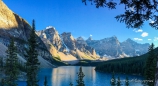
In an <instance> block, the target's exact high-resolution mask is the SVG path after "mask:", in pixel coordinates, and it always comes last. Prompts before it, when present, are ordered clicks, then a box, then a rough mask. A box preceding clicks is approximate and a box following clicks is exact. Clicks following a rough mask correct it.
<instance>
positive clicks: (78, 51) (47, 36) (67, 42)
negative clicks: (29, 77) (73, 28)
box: [36, 26, 98, 62]
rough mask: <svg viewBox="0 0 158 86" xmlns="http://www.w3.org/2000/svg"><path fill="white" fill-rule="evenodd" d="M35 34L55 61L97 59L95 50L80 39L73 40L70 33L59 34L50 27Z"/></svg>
mask: <svg viewBox="0 0 158 86" xmlns="http://www.w3.org/2000/svg"><path fill="white" fill-rule="evenodd" d="M36 33H37V35H38V36H39V37H40V38H41V40H42V41H43V42H44V43H45V45H46V46H47V49H48V50H49V51H50V53H51V54H52V56H54V57H55V58H56V59H60V60H61V61H67V62H68V61H72V60H80V59H88V60H96V59H98V56H97V55H96V53H95V49H94V48H92V47H90V46H88V45H87V44H86V42H85V41H84V39H83V38H82V37H79V38H77V39H75V38H74V37H73V36H72V34H71V33H70V32H64V33H62V34H59V33H58V31H56V30H55V28H54V27H52V26H49V27H46V29H44V30H41V31H37V32H36Z"/></svg>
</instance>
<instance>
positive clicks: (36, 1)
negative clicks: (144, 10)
mask: <svg viewBox="0 0 158 86" xmlns="http://www.w3.org/2000/svg"><path fill="white" fill-rule="evenodd" d="M3 2H4V3H5V4H6V5H7V6H8V7H9V8H10V9H11V10H12V11H13V12H14V13H16V14H18V15H19V16H21V17H22V18H24V19H25V20H26V21H28V22H29V24H31V23H32V20H33V19H35V21H36V30H43V29H45V28H46V27H47V26H53V27H55V29H56V30H57V31H58V33H59V34H61V33H63V32H71V34H72V35H73V36H74V37H75V38H77V37H79V36H81V37H83V38H84V39H85V40H86V39H88V37H90V36H92V38H93V40H100V39H103V38H107V37H112V36H116V37H117V38H118V40H119V41H120V42H123V41H125V40H127V39H128V38H130V39H132V40H135V41H136V42H138V43H142V44H143V43H154V44H155V45H156V46H158V30H155V29H154V28H151V27H150V26H149V24H148V23H149V22H150V21H147V22H146V23H145V24H144V25H143V27H141V28H139V29H138V28H136V29H132V28H130V29H128V28H126V25H125V24H124V23H120V22H117V20H116V19H115V16H117V15H119V14H122V13H124V7H123V6H117V9H115V10H110V9H108V8H96V7H95V5H91V4H90V3H87V5H85V4H84V3H82V0H3Z"/></svg>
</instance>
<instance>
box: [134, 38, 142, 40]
mask: <svg viewBox="0 0 158 86" xmlns="http://www.w3.org/2000/svg"><path fill="white" fill-rule="evenodd" d="M134 40H136V41H143V39H140V38H134Z"/></svg>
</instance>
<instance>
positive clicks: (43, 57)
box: [0, 0, 53, 67]
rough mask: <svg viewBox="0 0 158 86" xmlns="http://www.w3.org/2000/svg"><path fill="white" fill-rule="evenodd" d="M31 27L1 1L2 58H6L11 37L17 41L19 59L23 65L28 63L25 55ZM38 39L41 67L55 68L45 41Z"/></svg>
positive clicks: (0, 35)
mask: <svg viewBox="0 0 158 86" xmlns="http://www.w3.org/2000/svg"><path fill="white" fill-rule="evenodd" d="M31 29H32V28H31V26H30V25H29V24H28V22H27V21H26V20H24V19H23V18H21V17H20V16H19V15H17V14H15V13H14V12H12V11H11V10H10V9H9V8H8V7H7V6H6V5H5V4H4V3H3V1H2V0H0V47H1V51H0V56H1V57H3V58H4V59H5V58H6V53H5V51H6V49H7V47H8V45H9V41H10V37H13V38H14V39H15V44H16V46H17V50H18V58H19V61H21V62H22V63H25V62H26V58H25V56H24V53H26V51H25V49H27V48H28V38H29V34H30V31H31ZM36 37H37V43H38V45H39V46H38V53H39V56H38V59H39V61H40V63H41V64H40V67H53V64H52V56H51V54H50V53H49V51H48V50H47V48H46V46H45V44H44V43H43V41H42V40H41V39H40V38H39V37H38V36H36Z"/></svg>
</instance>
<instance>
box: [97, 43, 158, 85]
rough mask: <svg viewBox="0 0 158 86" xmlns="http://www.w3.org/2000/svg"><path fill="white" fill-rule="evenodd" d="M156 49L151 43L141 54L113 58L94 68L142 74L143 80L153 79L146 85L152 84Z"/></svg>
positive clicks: (101, 70)
mask: <svg viewBox="0 0 158 86" xmlns="http://www.w3.org/2000/svg"><path fill="white" fill-rule="evenodd" d="M157 50H158V48H156V49H155V48H154V44H153V43H152V44H151V46H150V47H149V50H148V51H149V52H148V53H147V54H144V55H142V56H138V57H130V58H123V59H115V60H111V61H107V62H104V63H103V64H101V65H98V66H96V68H95V70H96V71H100V72H109V73H111V72H113V71H114V72H116V73H126V74H139V75H142V76H144V78H145V80H153V82H146V83H143V84H146V85H148V86H154V83H155V74H156V61H157V55H158V54H157Z"/></svg>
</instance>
